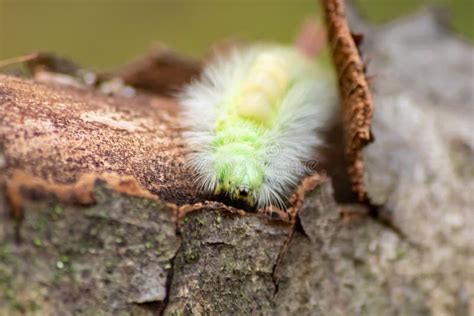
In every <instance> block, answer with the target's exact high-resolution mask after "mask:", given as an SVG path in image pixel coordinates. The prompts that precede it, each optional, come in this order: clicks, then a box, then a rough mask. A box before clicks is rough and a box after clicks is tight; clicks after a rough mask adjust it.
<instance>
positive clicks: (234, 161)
mask: <svg viewBox="0 0 474 316" xmlns="http://www.w3.org/2000/svg"><path fill="white" fill-rule="evenodd" d="M248 147H249V146H248V145H246V144H235V143H233V144H228V145H227V146H223V147H222V148H220V149H219V150H218V152H217V153H216V156H218V157H216V158H217V159H215V165H214V168H215V172H216V175H217V185H216V190H215V193H217V194H219V193H226V194H227V195H228V196H229V197H230V198H231V199H233V200H241V201H244V202H246V203H247V204H249V205H252V206H253V205H255V204H256V203H257V195H258V192H259V190H260V188H261V187H262V184H263V181H264V169H263V167H262V165H261V164H260V162H259V160H258V158H257V157H255V154H254V152H255V150H252V149H251V148H248Z"/></svg>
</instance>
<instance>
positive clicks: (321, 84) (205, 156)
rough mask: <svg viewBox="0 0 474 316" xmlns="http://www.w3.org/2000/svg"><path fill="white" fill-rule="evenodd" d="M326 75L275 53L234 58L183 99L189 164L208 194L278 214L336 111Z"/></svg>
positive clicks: (282, 50)
mask: <svg viewBox="0 0 474 316" xmlns="http://www.w3.org/2000/svg"><path fill="white" fill-rule="evenodd" d="M334 87H335V84H334V81H333V78H332V76H331V73H330V72H329V71H326V70H324V69H323V68H322V67H321V66H318V65H317V64H316V63H314V62H312V61H310V60H309V59H308V58H306V57H305V56H303V55H301V54H299V53H298V52H297V51H296V50H295V49H292V48H286V47H280V46H258V47H253V48H248V49H246V50H244V51H241V52H234V53H233V54H231V55H230V56H229V57H228V58H227V59H222V60H220V61H218V62H216V63H215V64H213V65H211V66H209V67H208V68H207V69H206V70H205V71H204V74H203V77H202V78H201V80H200V81H197V82H194V83H192V84H190V85H189V86H188V87H187V88H186V89H185V91H184V93H183V95H182V104H183V105H184V115H185V122H186V127H187V132H186V133H185V138H186V139H187V141H188V143H189V145H190V146H192V148H193V149H194V151H193V152H192V153H191V154H190V156H189V159H188V161H189V163H190V165H191V167H192V168H193V169H194V170H195V171H196V175H197V177H196V181H197V184H198V185H199V186H200V188H201V189H202V190H204V191H207V192H212V193H216V194H226V195H228V196H229V197H230V198H231V199H237V200H243V201H245V202H246V203H248V204H249V205H257V206H258V207H265V206H268V205H270V204H276V205H278V206H279V207H281V208H284V207H285V201H286V197H287V195H288V194H289V192H290V191H291V189H292V188H293V187H294V186H295V185H296V184H297V183H298V181H299V180H300V178H301V176H302V175H303V174H305V173H307V171H308V170H307V168H305V166H306V165H305V163H306V162H307V161H309V160H311V159H313V155H314V148H315V146H317V145H318V144H320V138H319V137H318V135H317V134H316V132H317V130H320V129H321V128H323V127H324V126H325V125H326V124H327V121H328V119H329V117H330V116H331V113H332V112H333V111H334V109H335V95H336V94H335V88H334Z"/></svg>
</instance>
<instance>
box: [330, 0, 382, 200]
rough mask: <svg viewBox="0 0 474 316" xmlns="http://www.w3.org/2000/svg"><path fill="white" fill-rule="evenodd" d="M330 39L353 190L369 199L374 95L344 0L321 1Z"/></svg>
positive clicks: (364, 198)
mask: <svg viewBox="0 0 474 316" xmlns="http://www.w3.org/2000/svg"><path fill="white" fill-rule="evenodd" d="M321 3H322V5H323V8H324V13H325V17H326V25H327V28H328V39H329V44H330V46H331V50H332V57H333V61H334V65H335V67H336V70H337V74H338V78H339V88H340V93H341V96H342V105H343V124H344V134H345V135H344V136H345V137H344V140H345V145H344V146H345V153H346V159H347V163H348V173H349V176H350V177H351V180H352V189H353V191H354V192H355V193H356V194H357V196H358V198H359V200H360V201H366V200H367V192H366V188H365V184H364V179H363V178H364V162H363V157H362V149H363V148H364V147H365V146H366V145H367V144H368V143H369V142H371V141H372V132H371V121H372V112H373V107H374V106H373V100H372V94H371V92H370V89H369V85H368V83H367V80H366V78H365V73H364V64H363V62H362V60H361V58H360V55H359V51H358V48H357V44H356V43H355V40H354V37H353V35H352V33H351V31H350V29H349V26H348V24H347V19H346V15H345V11H344V10H345V9H344V1H343V0H321Z"/></svg>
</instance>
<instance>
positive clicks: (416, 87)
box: [0, 11, 474, 315]
mask: <svg viewBox="0 0 474 316" xmlns="http://www.w3.org/2000/svg"><path fill="white" fill-rule="evenodd" d="M358 28H360V29H363V30H365V32H366V39H367V41H366V44H365V45H364V46H363V47H362V49H363V50H365V51H366V52H368V53H371V54H372V55H373V57H372V58H373V63H372V65H373V68H369V72H370V73H374V74H375V75H376V76H377V80H376V81H375V82H376V86H375V89H376V91H377V93H376V95H375V101H376V102H377V108H376V111H375V113H374V133H375V134H376V137H377V141H376V142H375V143H374V144H372V145H370V146H369V147H368V148H367V149H366V150H365V152H364V156H365V159H366V172H365V177H366V181H367V182H366V183H367V184H368V185H367V189H368V194H369V195H370V198H371V200H372V201H374V202H376V203H378V204H379V205H380V214H381V216H380V217H370V216H367V210H365V209H364V208H363V207H362V206H360V205H344V206H341V205H337V204H336V203H335V201H334V199H333V192H332V186H331V183H330V181H329V180H326V181H323V180H321V179H319V180H318V181H305V183H304V184H303V185H302V186H301V187H300V194H299V196H300V197H301V198H300V199H299V200H298V203H299V204H298V203H296V204H297V207H298V209H299V213H298V221H297V222H296V223H295V224H293V223H291V222H283V221H275V220H271V219H270V218H269V217H268V216H266V215H264V214H260V213H244V212H243V211H241V210H238V209H235V208H232V207H230V206H226V205H224V204H221V203H217V202H203V203H198V204H193V203H194V202H197V201H203V200H204V198H203V197H199V196H196V194H195V192H194V191H193V189H192V187H191V186H190V185H189V184H188V183H189V181H188V180H189V179H187V176H186V175H187V171H186V170H185V169H183V168H180V167H181V166H182V160H181V159H182V158H181V157H182V155H183V154H184V153H185V148H184V146H183V145H182V142H181V140H180V136H179V135H180V130H179V127H178V125H175V124H176V122H178V121H179V117H178V114H177V111H176V103H175V102H174V101H172V100H170V99H163V98H157V97H134V98H123V97H110V96H104V95H102V94H100V93H98V92H94V91H91V90H88V89H76V88H66V87H63V86H57V85H51V84H38V83H35V82H33V81H28V80H22V79H16V78H11V77H5V76H3V77H0V144H1V145H0V183H1V186H0V190H1V192H0V315H22V314H28V315H77V314H84V315H102V314H104V315H156V314H159V313H163V314H165V315H181V314H187V315H193V314H196V315H199V314H264V315H288V314H293V315H427V314H432V315H471V314H473V312H474V301H473V297H474V276H473V272H472V268H471V267H472V266H474V248H473V243H472V240H474V235H473V234H474V223H473V218H474V216H473V211H472V205H473V204H474V203H473V202H474V201H473V200H472V194H471V192H472V191H473V189H474V188H473V185H474V181H473V179H474V173H473V172H472V162H473V161H472V157H473V156H474V154H473V153H474V143H473V142H472V134H471V130H470V126H471V124H472V123H471V122H472V121H471V118H472V115H473V112H472V104H473V95H472V89H471V88H472V86H471V83H472V74H473V72H474V69H473V68H472V67H473V65H472V58H473V55H474V54H473V48H472V46H471V45H470V44H467V43H465V42H463V41H461V40H459V39H457V38H454V37H453V36H452V34H450V33H449V32H447V31H446V28H445V27H443V26H441V25H440V24H439V22H438V18H436V15H435V14H433V12H431V11H426V12H423V13H420V14H419V15H415V16H412V17H410V18H406V19H404V20H400V21H397V22H394V23H392V24H389V25H386V26H384V27H380V28H374V27H372V26H370V25H366V24H364V23H363V22H361V21H356V20H354V24H353V29H354V30H355V31H357V30H358ZM407 47H410V50H407ZM420 76H422V77H420ZM420 78H421V79H420ZM453 91H455V92H453ZM167 157H172V159H168V158H167ZM169 166H172V167H171V169H170V168H168V167H169ZM309 180H311V179H309ZM313 180H315V179H313ZM303 195H304V198H303V197H302V196H303ZM7 199H8V200H7ZM11 206H13V207H14V208H16V209H17V212H19V211H22V213H19V214H22V215H23V221H22V222H21V224H18V222H17V221H15V220H13V219H12V218H11V217H10V214H11V211H12V209H11ZM17 218H19V217H18V216H17Z"/></svg>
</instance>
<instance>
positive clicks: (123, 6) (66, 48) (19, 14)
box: [0, 0, 474, 69]
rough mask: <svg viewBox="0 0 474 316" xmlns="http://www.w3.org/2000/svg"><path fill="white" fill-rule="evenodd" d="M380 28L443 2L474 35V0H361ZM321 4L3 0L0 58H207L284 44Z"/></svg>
mask: <svg viewBox="0 0 474 316" xmlns="http://www.w3.org/2000/svg"><path fill="white" fill-rule="evenodd" d="M357 3H358V5H359V6H360V7H361V9H362V12H363V14H364V15H366V16H367V17H368V18H369V19H370V20H371V21H373V22H376V23H380V22H384V21H387V20H390V19H392V18H394V17H397V16H399V15H403V14H406V13H409V12H410V11H413V10H415V9H416V8H418V7H420V6H421V5H424V4H440V5H445V6H446V7H447V8H448V9H449V10H450V12H451V13H452V16H453V18H454V26H455V28H456V29H457V30H458V31H460V32H461V33H462V34H463V35H465V36H466V37H469V38H471V39H473V38H474V25H473V23H474V22H473V20H474V14H473V11H474V0H358V1H357ZM318 5H319V1H318V0H0V59H4V58H9V57H14V56H18V55H22V54H26V53H29V52H32V51H36V50H46V51H51V52H55V53H58V54H60V55H63V56H67V57H70V58H72V59H74V60H76V61H78V62H79V63H81V64H82V65H84V66H86V67H90V68H95V69H104V68H111V67H114V66H118V65H122V64H124V63H126V62H127V61H129V60H130V59H132V58H134V57H136V56H137V55H141V54H143V53H144V52H145V51H147V50H148V48H149V47H150V45H151V44H152V43H153V42H156V41H160V42H164V43H166V44H168V45H169V46H171V47H172V48H175V49H177V50H179V51H181V52H183V53H185V54H188V55H192V56H201V55H202V54H204V52H205V51H206V48H208V47H209V45H210V44H211V43H213V42H214V41H216V40H218V39H222V38H226V37H229V36H235V37H237V38H241V39H248V40H253V39H265V40H274V41H279V42H284V43H289V42H291V41H293V39H294V37H295V34H296V33H297V31H298V29H299V27H300V25H301V22H302V21H304V19H305V18H307V17H310V16H314V15H317V14H318V13H319V7H318Z"/></svg>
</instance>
